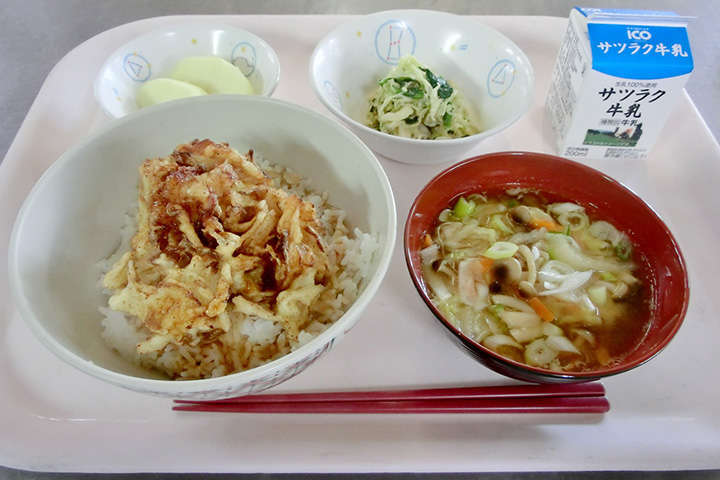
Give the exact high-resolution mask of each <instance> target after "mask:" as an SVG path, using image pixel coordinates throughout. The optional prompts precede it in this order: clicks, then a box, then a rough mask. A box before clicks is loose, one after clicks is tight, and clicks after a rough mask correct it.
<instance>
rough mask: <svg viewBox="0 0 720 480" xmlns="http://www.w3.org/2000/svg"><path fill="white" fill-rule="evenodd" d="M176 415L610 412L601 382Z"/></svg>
mask: <svg viewBox="0 0 720 480" xmlns="http://www.w3.org/2000/svg"><path fill="white" fill-rule="evenodd" d="M173 410H177V411H188V412H234V413H325V414H331V413H347V414H349V413H353V414H357V413H366V414H367V413H605V412H607V411H608V410H610V403H609V402H608V400H607V398H606V397H605V388H604V387H603V385H602V384H600V383H595V382H593V383H578V384H558V385H507V386H485V387H461V388H431V389H421V390H385V391H357V392H321V393H288V394H261V395H248V396H245V397H236V398H229V399H223V400H207V401H195V400H175V403H174V405H173Z"/></svg>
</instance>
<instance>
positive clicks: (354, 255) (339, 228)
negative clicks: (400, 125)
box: [98, 154, 378, 379]
mask: <svg viewBox="0 0 720 480" xmlns="http://www.w3.org/2000/svg"><path fill="white" fill-rule="evenodd" d="M255 161H256V163H258V165H259V166H260V167H261V168H262V169H263V170H264V171H265V172H266V173H267V174H268V175H270V176H271V177H272V178H273V179H274V180H275V183H276V185H278V186H282V187H283V188H284V189H285V190H286V191H288V192H290V193H295V194H297V195H298V196H300V197H301V198H303V199H304V200H307V201H310V202H312V203H313V204H314V205H315V208H316V210H317V212H318V216H319V218H320V220H321V221H322V223H323V224H324V226H325V228H326V230H327V232H328V238H326V243H327V247H328V252H327V254H328V257H329V258H330V268H331V270H330V273H331V275H330V278H331V284H330V285H329V288H327V289H326V291H325V292H324V293H323V295H321V297H320V299H319V300H318V302H317V304H316V305H315V306H314V309H313V310H314V320H313V321H312V322H311V323H310V324H309V325H307V326H306V327H305V328H304V329H303V330H302V331H301V332H300V334H299V335H298V338H297V341H294V342H290V341H289V340H288V339H287V338H286V336H285V334H284V333H283V330H282V328H281V326H280V325H279V324H277V323H275V322H274V321H272V320H268V319H263V318H257V317H246V316H244V315H242V314H239V313H235V312H233V313H231V319H232V328H231V329H230V331H228V332H227V333H225V334H223V335H222V336H221V337H220V339H218V341H215V342H213V343H210V344H204V345H200V344H197V345H182V346H178V345H175V344H171V345H169V346H168V347H166V348H165V349H164V350H162V351H159V352H150V353H147V354H142V355H141V354H139V353H138V352H137V350H136V347H137V345H138V344H139V343H140V342H143V341H145V340H146V339H147V338H148V337H149V336H150V332H149V331H148V330H147V329H146V328H145V326H144V325H143V324H142V321H141V320H139V319H138V318H135V317H133V316H130V315H126V314H124V313H121V312H117V311H114V310H112V309H110V308H109V307H108V306H107V305H105V306H103V307H101V308H100V312H101V313H102V315H103V317H104V318H103V320H102V325H103V333H102V336H103V338H104V340H105V341H106V342H107V343H108V345H109V346H111V347H112V348H114V349H116V350H117V351H118V352H119V353H120V354H121V355H122V356H123V357H124V358H126V359H128V360H130V361H132V362H133V363H135V364H138V365H141V366H143V367H146V368H150V369H155V370H158V371H161V372H164V373H166V374H167V375H168V376H169V377H171V378H180V379H182V378H205V377H216V376H222V375H227V374H229V373H234V372H237V371H242V370H247V369H250V368H253V367H257V366H259V365H262V364H264V363H267V362H270V361H272V360H275V359H277V358H280V357H282V356H284V355H287V354H288V353H290V352H291V351H293V350H295V349H297V348H300V347H301V346H303V345H305V344H307V343H308V342H310V341H311V340H313V339H314V338H315V337H317V336H318V335H319V334H320V333H321V332H323V331H324V330H326V329H327V328H328V327H329V326H330V325H332V323H334V322H335V321H337V320H338V319H339V318H340V317H341V316H342V315H343V313H344V312H345V311H347V309H348V308H349V307H350V305H352V303H353V302H354V301H355V300H356V299H357V297H358V295H359V294H360V292H361V290H362V288H363V285H364V279H365V278H367V276H368V272H369V271H370V270H371V268H372V260H373V255H374V253H375V251H376V250H377V248H378V239H377V237H376V236H375V235H371V234H368V233H365V232H362V231H361V230H359V229H357V228H355V229H353V230H352V232H351V231H350V229H349V228H348V226H347V225H346V222H345V212H344V211H342V210H340V209H337V208H334V207H332V206H331V205H330V204H329V203H328V195H327V193H326V192H322V193H318V192H315V191H313V189H312V188H311V187H310V185H309V183H308V182H307V180H304V179H302V178H301V177H300V175H298V174H297V173H295V172H294V171H292V170H290V169H286V168H281V167H271V166H268V165H267V164H265V163H264V162H263V161H262V160H260V159H259V156H258V155H257V154H256V155H255ZM136 205H137V202H135V203H134V204H133V206H132V210H131V212H132V213H131V214H128V215H127V216H126V221H125V226H124V227H123V229H122V232H121V234H122V242H121V245H120V247H119V248H118V250H117V251H116V252H115V253H114V254H113V255H111V256H110V257H109V258H107V259H105V260H103V261H101V262H99V263H98V265H99V267H100V268H101V271H102V275H103V276H104V274H105V273H106V272H107V271H108V270H109V269H110V268H111V267H112V265H113V264H114V263H115V262H116V261H117V260H118V259H119V258H120V257H121V256H122V255H123V253H125V252H127V251H129V250H130V241H131V239H132V237H133V235H134V234H135V231H136V226H135V218H134V214H135V213H136V212H137V207H136ZM101 280H102V278H101ZM106 293H107V294H108V296H109V295H110V294H111V293H112V292H106Z"/></svg>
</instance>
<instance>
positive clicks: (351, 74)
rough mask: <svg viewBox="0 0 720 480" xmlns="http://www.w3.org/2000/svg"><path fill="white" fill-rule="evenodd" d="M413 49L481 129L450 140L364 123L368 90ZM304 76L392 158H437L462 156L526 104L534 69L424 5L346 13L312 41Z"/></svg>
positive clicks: (473, 28) (498, 40)
mask: <svg viewBox="0 0 720 480" xmlns="http://www.w3.org/2000/svg"><path fill="white" fill-rule="evenodd" d="M406 54H412V55H414V56H415V58H417V59H418V61H419V62H420V63H423V64H425V65H427V66H428V67H430V69H431V70H433V71H434V72H435V73H436V74H439V75H442V76H443V77H444V78H445V79H446V80H447V81H448V82H449V83H450V84H452V85H453V86H454V87H456V88H457V89H458V91H459V92H460V93H461V94H462V95H463V96H464V97H465V99H466V100H467V101H468V102H469V103H470V104H471V105H472V106H473V107H474V108H475V110H476V111H477V113H478V115H479V117H480V122H481V124H482V125H481V126H482V129H483V131H482V132H481V133H479V134H476V135H471V136H469V137H464V138H458V139H449V140H419V139H409V138H402V137H398V136H394V135H390V134H386V133H382V132H379V131H377V130H373V129H371V128H369V127H367V126H366V122H365V115H366V112H367V111H368V108H369V97H370V95H371V93H372V92H373V90H375V87H376V85H377V82H378V80H380V79H382V78H384V77H385V76H386V75H387V74H388V73H389V72H390V70H391V68H392V67H393V66H394V65H396V64H397V61H398V59H399V58H400V57H401V56H404V55H406ZM310 82H311V84H312V87H313V90H314V91H315V94H316V95H317V96H318V98H319V99H320V101H321V102H322V103H323V105H325V107H327V108H328V109H329V110H330V111H331V112H332V113H333V114H335V115H336V116H337V117H338V118H340V119H341V120H343V121H344V122H346V123H347V124H348V125H349V126H350V128H351V130H353V132H355V133H356V134H357V135H358V136H359V137H360V138H361V139H362V140H363V141H364V142H365V143H366V144H367V145H368V146H369V147H370V148H371V149H373V150H374V151H375V152H377V153H380V154H382V155H384V156H386V157H389V158H391V159H393V160H397V161H400V162H404V163H411V164H437V163H444V162H448V161H452V160H459V159H460V157H461V156H462V155H463V154H465V153H466V152H468V151H469V150H471V149H472V148H473V147H474V146H475V145H477V144H478V143H479V142H481V141H482V140H483V139H485V138H487V137H489V136H491V135H495V134H497V133H498V132H501V131H502V130H504V129H505V128H507V127H509V126H510V125H511V124H513V123H514V122H515V121H516V120H518V119H519V118H520V117H521V116H522V115H523V114H524V113H525V112H526V110H527V109H528V107H529V105H530V102H531V100H532V96H533V90H534V75H533V69H532V66H531V65H530V62H529V61H528V59H527V57H526V56H525V54H524V53H523V52H522V51H521V50H520V48H518V47H517V45H515V44H514V43H513V42H511V41H510V40H509V39H507V38H506V37H505V36H503V35H502V34H500V33H499V32H497V31H495V30H493V29H492V28H490V27H488V26H486V25H483V24H482V23H480V22H477V21H475V20H472V19H469V18H465V17H461V16H458V15H453V14H449V13H443V12H437V11H429V10H397V11H387V12H380V13H374V14H371V15H367V16H363V17H360V18H358V19H355V20H351V21H349V22H347V23H345V24H343V25H341V26H340V27H338V28H337V29H335V30H333V31H332V32H331V33H329V34H328V35H327V36H326V37H325V38H323V40H321V41H320V43H318V45H317V46H316V47H315V50H314V51H313V54H312V57H311V59H310Z"/></svg>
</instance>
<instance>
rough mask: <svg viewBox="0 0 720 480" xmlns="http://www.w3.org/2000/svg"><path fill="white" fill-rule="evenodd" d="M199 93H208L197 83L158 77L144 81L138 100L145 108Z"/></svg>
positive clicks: (141, 106)
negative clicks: (192, 83)
mask: <svg viewBox="0 0 720 480" xmlns="http://www.w3.org/2000/svg"><path fill="white" fill-rule="evenodd" d="M197 95H207V92H206V91H205V90H203V89H202V88H200V87H198V86H196V85H191V84H189V83H186V82H181V81H179V80H173V79H171V78H156V79H153V80H149V81H147V82H145V83H143V85H142V87H140V91H139V92H138V94H137V102H138V106H139V107H140V108H145V107H149V106H151V105H157V104H158V103H163V102H168V101H170V100H177V99H178V98H185V97H195V96H197Z"/></svg>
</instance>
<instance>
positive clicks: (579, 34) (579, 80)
mask: <svg viewBox="0 0 720 480" xmlns="http://www.w3.org/2000/svg"><path fill="white" fill-rule="evenodd" d="M692 69H693V60H692V54H691V52H690V43H689V41H688V35H687V19H685V18H682V17H679V16H677V15H676V14H674V13H670V12H648V11H635V10H603V9H599V8H574V9H573V10H572V11H571V13H570V21H569V25H568V29H567V32H566V34H565V39H564V40H563V43H562V46H561V47H560V53H559V55H558V58H557V61H556V64H555V68H554V70H553V75H552V80H551V84H550V90H549V92H548V96H547V101H546V105H547V109H548V113H549V116H550V121H551V124H552V127H553V131H554V132H555V140H556V142H557V147H558V153H559V154H560V155H562V156H564V157H569V158H643V157H645V156H646V155H647V154H648V151H649V150H650V147H651V146H652V145H653V143H654V142H655V140H656V139H657V137H658V135H659V134H660V131H661V129H662V127H663V125H664V124H665V122H666V121H667V120H668V116H669V115H670V114H671V113H672V110H673V106H674V105H675V102H676V100H677V99H678V97H679V96H680V94H681V92H682V89H683V86H684V85H685V82H686V81H687V79H688V77H689V76H690V72H692Z"/></svg>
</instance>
